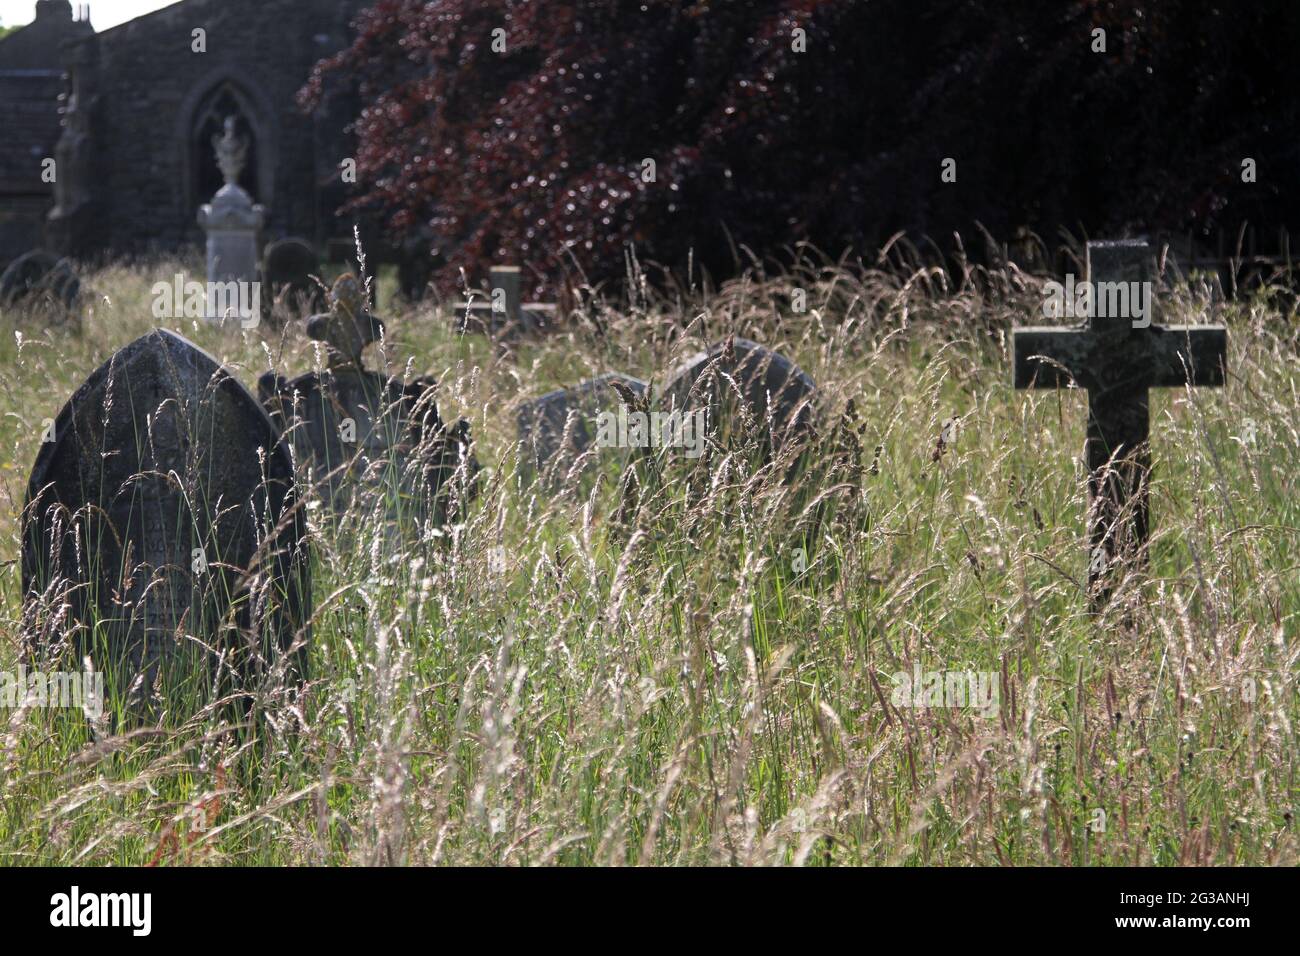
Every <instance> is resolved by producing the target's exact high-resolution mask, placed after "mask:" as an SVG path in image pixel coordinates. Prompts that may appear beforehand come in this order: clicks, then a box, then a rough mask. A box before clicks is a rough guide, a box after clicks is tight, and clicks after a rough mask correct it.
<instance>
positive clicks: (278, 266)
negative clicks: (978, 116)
mask: <svg viewBox="0 0 1300 956" xmlns="http://www.w3.org/2000/svg"><path fill="white" fill-rule="evenodd" d="M320 271H321V269H320V259H319V258H318V257H317V255H316V250H315V249H313V248H312V245H311V243H309V242H307V241H306V240H305V239H298V238H296V237H292V236H291V237H289V238H288V239H279V240H277V241H275V242H273V243H271V244H270V245H268V246H267V247H266V251H265V252H264V253H263V254H262V282H263V284H264V285H265V286H266V292H267V293H268V294H269V295H270V297H271V302H272V303H273V304H274V307H273V310H272V311H273V314H279V315H283V316H286V317H297V316H300V315H310V314H311V313H314V312H319V311H320V310H321V309H323V308H325V295H324V290H323V289H322V287H321V285H320V283H319V282H318V281H317V277H319V275H320Z"/></svg>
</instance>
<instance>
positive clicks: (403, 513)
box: [258, 274, 478, 524]
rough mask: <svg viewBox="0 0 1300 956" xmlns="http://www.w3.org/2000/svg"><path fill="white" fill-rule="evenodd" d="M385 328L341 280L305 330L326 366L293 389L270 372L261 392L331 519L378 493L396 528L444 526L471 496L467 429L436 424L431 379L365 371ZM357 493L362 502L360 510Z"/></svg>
mask: <svg viewBox="0 0 1300 956" xmlns="http://www.w3.org/2000/svg"><path fill="white" fill-rule="evenodd" d="M383 329H384V325H383V322H382V321H380V320H379V319H378V318H376V317H375V316H373V315H371V314H370V310H369V309H368V308H367V307H366V305H365V295H364V293H363V292H362V290H361V286H360V284H359V283H358V282H357V280H356V279H355V277H353V276H352V275H350V274H349V275H344V276H342V277H340V278H339V279H338V280H337V281H336V282H335V284H334V288H333V289H332V290H331V292H330V309H329V311H328V312H327V313H323V314H320V315H314V316H312V317H311V318H310V319H309V320H308V322H307V335H308V336H309V337H310V338H312V339H314V340H315V341H318V342H323V343H325V345H326V348H327V358H328V364H327V367H326V368H324V369H323V370H321V371H320V372H309V373H307V374H306V375H302V376H300V377H298V378H295V379H293V380H292V381H285V380H284V379H283V378H281V377H280V376H278V375H276V374H275V373H273V372H267V373H266V374H265V375H263V376H262V378H261V380H260V381H259V383H258V388H259V394H260V397H261V399H262V401H263V403H264V404H265V405H266V407H267V409H268V411H270V412H271V415H272V417H273V419H275V420H276V421H277V422H278V423H279V424H280V426H281V427H283V428H284V429H285V431H286V432H287V433H288V435H289V438H290V441H291V442H292V443H293V447H294V449H295V451H296V456H297V458H298V461H299V463H300V464H301V465H306V466H308V467H309V468H310V483H311V485H312V486H313V488H314V489H315V490H316V491H317V492H318V493H320V494H321V496H322V497H323V498H325V499H326V500H327V501H329V502H330V503H331V504H332V507H333V509H334V510H335V511H336V512H342V511H344V510H346V509H348V508H350V507H354V508H355V507H357V506H358V505H360V506H362V507H365V506H367V505H370V504H372V503H374V502H373V496H375V495H379V496H381V497H382V502H381V504H382V506H383V509H384V511H385V512H386V513H387V515H388V517H389V518H391V519H393V520H401V519H403V518H405V517H409V518H412V519H415V520H417V521H418V520H421V519H423V518H431V519H432V520H433V521H434V522H435V523H436V524H442V523H444V522H446V520H447V519H448V517H449V515H451V514H454V513H455V512H456V511H458V510H459V509H460V508H462V507H463V506H464V505H465V504H467V503H468V500H469V498H470V497H471V496H472V494H473V489H474V476H475V474H476V472H477V470H478V466H477V463H476V461H475V459H474V457H473V453H472V448H471V438H470V428H469V422H467V421H465V420H464V419H461V420H458V421H457V422H455V423H454V424H453V425H451V426H450V427H448V426H446V425H444V424H443V421H442V419H441V418H440V417H439V415H438V407H437V404H436V403H435V401H434V398H435V391H436V388H437V383H436V382H434V381H433V380H431V379H427V378H417V379H415V380H413V381H411V382H406V383H403V382H399V381H397V380H396V379H393V378H388V377H385V376H383V375H381V374H379V373H377V372H372V371H370V370H369V369H367V368H366V367H365V366H364V365H363V364H362V353H363V352H364V351H365V349H366V347H367V346H368V345H370V344H371V343H372V342H375V341H377V340H378V339H379V338H380V336H381V335H382V333H383ZM358 494H361V495H363V496H364V497H365V499H366V500H365V501H362V502H358V501H357V500H356V499H357V496H358Z"/></svg>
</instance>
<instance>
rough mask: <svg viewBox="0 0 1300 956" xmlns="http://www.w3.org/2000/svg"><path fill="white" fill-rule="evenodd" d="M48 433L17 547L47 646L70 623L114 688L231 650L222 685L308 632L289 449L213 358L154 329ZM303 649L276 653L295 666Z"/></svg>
mask: <svg viewBox="0 0 1300 956" xmlns="http://www.w3.org/2000/svg"><path fill="white" fill-rule="evenodd" d="M45 438H46V441H45V443H44V444H43V445H42V447H41V451H40V453H39V455H38V456H37V458H36V465H35V467H34V468H33V470H32V476H31V480H30V483H29V485H28V492H27V504H26V508H25V510H24V533H23V551H22V572H23V592H24V594H25V595H26V597H27V600H28V601H29V602H30V604H29V607H30V608H31V609H32V611H31V613H30V614H29V620H31V621H35V622H37V623H36V624H34V625H32V627H33V630H32V632H31V633H29V635H28V642H29V650H30V651H31V652H32V653H33V655H35V656H36V657H38V659H39V658H45V657H49V656H50V655H51V654H52V652H53V651H54V650H55V649H56V648H55V646H54V645H56V644H57V643H58V642H59V640H60V639H61V638H62V636H63V635H65V634H67V633H68V631H69V629H70V627H71V626H72V625H73V624H75V625H77V627H76V628H75V630H74V633H73V643H72V649H73V650H75V652H76V654H77V662H78V663H79V662H80V660H81V657H83V656H89V657H90V658H91V659H92V661H93V662H94V664H95V666H96V668H97V669H99V670H102V671H105V672H106V673H107V675H108V676H109V683H110V686H117V687H119V688H121V689H124V688H125V687H126V686H127V684H126V683H122V682H123V681H125V682H128V683H129V682H130V681H132V680H133V679H134V678H135V677H136V676H137V675H143V676H144V679H145V680H146V681H147V682H148V683H149V684H152V683H153V682H154V680H155V679H156V678H158V677H159V671H160V670H161V671H162V672H163V678H162V680H161V684H162V685H163V686H166V687H172V686H176V685H175V684H172V683H171V681H172V680H173V679H179V680H189V679H194V680H196V681H198V686H199V687H200V688H201V689H202V688H206V687H207V686H209V682H210V680H211V678H212V673H213V672H212V671H211V670H197V669H195V668H193V667H192V665H193V663H194V662H195V660H196V657H195V656H192V655H197V658H199V659H204V660H205V661H206V662H207V663H208V664H214V663H215V655H217V654H220V655H225V656H226V657H225V663H226V664H227V665H229V669H223V670H222V672H221V677H222V680H223V686H228V681H229V680H230V679H231V678H233V677H236V676H238V677H239V678H241V679H242V680H243V681H245V683H247V682H251V681H253V680H255V679H256V678H257V677H259V676H260V675H262V674H264V673H265V672H266V670H267V669H268V668H270V667H272V666H274V665H276V664H277V662H281V661H282V657H281V656H282V655H283V654H284V653H285V652H287V651H289V650H290V649H291V647H292V646H293V645H294V644H295V643H298V644H301V643H303V642H305V640H306V637H307V621H308V619H309V616H310V603H311V590H310V577H309V574H310V570H309V556H308V553H307V550H306V543H305V533H306V528H305V522H304V520H303V514H302V510H301V509H300V508H296V507H295V505H294V492H293V473H292V465H291V462H290V460H289V454H288V451H287V449H286V448H285V447H284V446H283V444H282V443H281V442H280V436H279V433H278V432H277V431H276V429H275V427H274V426H273V425H272V423H271V421H270V419H269V418H268V417H267V415H266V412H265V411H264V410H263V409H262V407H261V406H260V405H258V403H257V401H256V400H255V399H254V398H253V396H252V395H250V394H249V393H248V391H247V390H246V389H245V388H244V387H243V385H241V384H240V383H239V382H238V381H237V380H236V379H235V378H233V377H231V376H230V374H229V373H228V372H227V371H226V370H225V369H224V368H222V367H221V366H220V365H219V364H218V363H217V362H216V360H215V359H213V358H212V357H211V356H210V355H208V354H207V353H206V352H203V351H201V350H200V349H198V348H196V347H195V346H194V345H192V344H191V343H190V342H188V341H186V340H185V339H183V338H181V337H180V336H178V335H175V334H174V333H172V332H168V331H164V330H155V331H153V332H150V333H149V334H148V335H145V336H143V337H142V338H140V339H137V340H136V341H135V342H132V343H131V344H130V345H128V346H126V347H125V348H123V349H121V350H120V351H119V352H117V353H116V354H115V355H113V357H112V358H110V359H109V361H108V362H106V363H105V364H104V365H103V366H101V367H100V368H99V369H98V370H97V371H96V372H95V373H94V374H93V375H91V376H90V378H89V379H88V380H87V381H86V382H85V384H84V385H82V386H81V387H80V388H79V389H78V390H77V391H76V393H75V394H74V395H73V396H72V398H71V399H70V400H69V402H68V404H67V405H66V406H64V408H63V410H62V411H61V412H60V413H59V416H58V418H57V419H56V420H55V421H54V423H53V429H52V433H51V432H49V431H47V433H46V435H45ZM60 608H65V609H66V619H64V620H60V619H59V618H58V616H57V615H59V614H60ZM51 615H54V617H51ZM42 620H44V621H45V622H46V624H45V626H41V625H40V623H39V622H40V621H42ZM200 647H203V648H206V649H207V650H206V651H199V650H197V649H198V648H200ZM304 656H305V655H304V654H303V653H302V651H301V650H298V651H296V652H295V654H294V656H293V657H292V658H291V659H290V660H288V661H283V663H288V664H291V665H292V666H294V667H295V668H297V669H298V670H299V673H301V672H302V671H301V668H302V667H303V663H304ZM146 692H147V691H146Z"/></svg>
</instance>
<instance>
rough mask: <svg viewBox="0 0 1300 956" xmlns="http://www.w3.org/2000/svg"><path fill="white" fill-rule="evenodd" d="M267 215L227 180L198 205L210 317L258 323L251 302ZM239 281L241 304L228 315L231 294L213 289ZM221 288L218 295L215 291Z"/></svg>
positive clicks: (234, 184) (254, 300)
mask: <svg viewBox="0 0 1300 956" xmlns="http://www.w3.org/2000/svg"><path fill="white" fill-rule="evenodd" d="M265 219H266V210H265V209H263V208H262V207H261V206H259V205H257V204H255V203H254V202H253V200H252V198H251V197H250V196H249V195H248V193H246V192H245V191H244V190H243V189H241V188H240V186H239V185H238V184H237V183H230V182H228V183H226V185H224V186H222V187H221V189H219V190H218V191H217V194H216V195H215V196H214V197H212V202H210V203H207V204H205V205H204V206H202V207H201V208H200V209H199V225H200V226H202V227H203V231H204V232H206V233H207V235H208V307H207V313H206V314H207V318H208V319H209V320H210V321H217V322H219V321H222V320H223V319H226V318H237V319H238V320H239V321H240V324H241V325H243V326H244V327H245V328H249V327H250V325H256V324H257V319H258V316H257V314H256V313H257V311H258V310H257V309H256V308H254V307H253V305H252V303H254V302H257V301H259V300H260V298H261V297H260V295H257V294H256V291H257V290H256V289H255V288H254V287H255V285H256V283H257V267H258V254H257V250H258V233H259V231H260V230H261V228H262V223H263V222H264V221H265ZM231 282H236V283H239V287H238V290H237V296H238V302H239V303H240V308H239V309H238V313H239V314H237V315H233V316H227V315H226V313H227V312H229V311H230V309H229V306H228V305H227V304H226V303H229V302H230V301H231V297H230V295H229V294H228V292H227V291H226V290H215V289H214V286H215V285H216V284H220V285H222V286H226V289H229V286H228V285H227V284H228V283H231ZM216 291H221V292H222V294H221V295H216V294H214V293H215V292H216Z"/></svg>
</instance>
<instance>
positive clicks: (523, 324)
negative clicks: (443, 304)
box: [452, 266, 556, 335]
mask: <svg viewBox="0 0 1300 956" xmlns="http://www.w3.org/2000/svg"><path fill="white" fill-rule="evenodd" d="M489 281H490V283H491V290H490V292H489V294H488V296H487V298H485V299H478V298H471V300H470V301H469V302H457V303H455V304H454V305H453V306H452V309H453V310H454V311H455V315H456V331H457V332H480V333H483V334H485V335H498V334H502V333H504V334H507V335H510V334H518V333H520V332H525V331H531V330H534V329H539V328H545V327H547V326H548V325H553V324H554V322H555V312H556V307H555V306H554V305H551V304H548V303H544V302H524V301H523V294H522V292H521V289H522V287H523V284H522V277H521V272H520V269H519V266H493V267H492V269H491V271H490V273H489Z"/></svg>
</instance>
